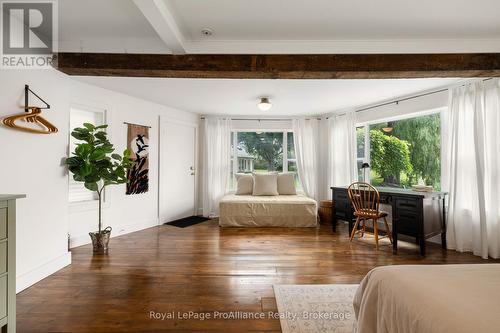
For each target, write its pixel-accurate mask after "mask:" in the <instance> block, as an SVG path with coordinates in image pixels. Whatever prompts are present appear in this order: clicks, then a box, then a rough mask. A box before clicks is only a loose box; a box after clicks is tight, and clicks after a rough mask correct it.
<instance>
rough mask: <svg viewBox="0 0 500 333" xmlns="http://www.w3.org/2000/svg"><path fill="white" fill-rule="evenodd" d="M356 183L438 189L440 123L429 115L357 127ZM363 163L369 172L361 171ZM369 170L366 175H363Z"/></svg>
mask: <svg viewBox="0 0 500 333" xmlns="http://www.w3.org/2000/svg"><path fill="white" fill-rule="evenodd" d="M356 133H357V158H358V170H359V173H358V175H359V179H360V180H363V178H364V176H366V180H367V181H368V180H369V181H370V182H371V183H372V184H373V185H375V186H390V187H402V188H410V187H411V186H412V185H416V184H419V183H425V184H426V185H432V186H433V187H434V189H436V190H439V189H440V188H441V119H440V114H439V113H435V114H430V115H424V116H419V117H414V118H407V119H402V120H390V121H386V122H381V123H373V124H367V125H365V126H362V127H358V128H357V130H356ZM364 162H367V163H369V164H370V169H365V170H363V169H362V168H361V166H362V164H363V163H364ZM368 170H370V171H369V172H370V174H369V175H368V174H366V175H364V173H365V172H368Z"/></svg>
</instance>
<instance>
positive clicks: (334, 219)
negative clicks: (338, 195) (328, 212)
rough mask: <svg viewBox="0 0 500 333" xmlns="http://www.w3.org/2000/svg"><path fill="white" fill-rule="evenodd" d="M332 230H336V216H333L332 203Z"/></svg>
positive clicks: (333, 208)
mask: <svg viewBox="0 0 500 333" xmlns="http://www.w3.org/2000/svg"><path fill="white" fill-rule="evenodd" d="M332 231H333V232H337V216H335V207H334V206H333V205H332Z"/></svg>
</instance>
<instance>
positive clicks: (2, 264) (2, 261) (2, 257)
mask: <svg viewBox="0 0 500 333" xmlns="http://www.w3.org/2000/svg"><path fill="white" fill-rule="evenodd" d="M5 272H7V242H3V243H0V274H3V273H5Z"/></svg>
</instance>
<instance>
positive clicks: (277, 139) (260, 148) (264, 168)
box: [230, 131, 299, 189]
mask: <svg viewBox="0 0 500 333" xmlns="http://www.w3.org/2000/svg"><path fill="white" fill-rule="evenodd" d="M231 140H232V154H231V183H230V186H231V189H234V188H235V186H236V182H235V177H234V175H235V174H236V173H252V172H270V171H277V172H283V171H285V172H293V173H295V179H296V185H297V187H299V180H298V176H297V160H296V158H295V148H294V142H293V133H292V132H288V131H283V132H269V131H266V132H256V131H248V132H247V131H245V132H243V131H242V132H233V133H232V136H231Z"/></svg>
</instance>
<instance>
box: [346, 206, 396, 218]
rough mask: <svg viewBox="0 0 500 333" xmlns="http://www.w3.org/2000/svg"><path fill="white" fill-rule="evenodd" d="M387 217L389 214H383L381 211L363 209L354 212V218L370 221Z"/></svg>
mask: <svg viewBox="0 0 500 333" xmlns="http://www.w3.org/2000/svg"><path fill="white" fill-rule="evenodd" d="M387 215H389V214H388V213H387V212H384V211H383V210H379V211H377V210H375V209H367V208H363V209H360V210H357V211H355V212H354V216H359V217H366V218H370V219H379V218H382V217H386V216H387Z"/></svg>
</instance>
